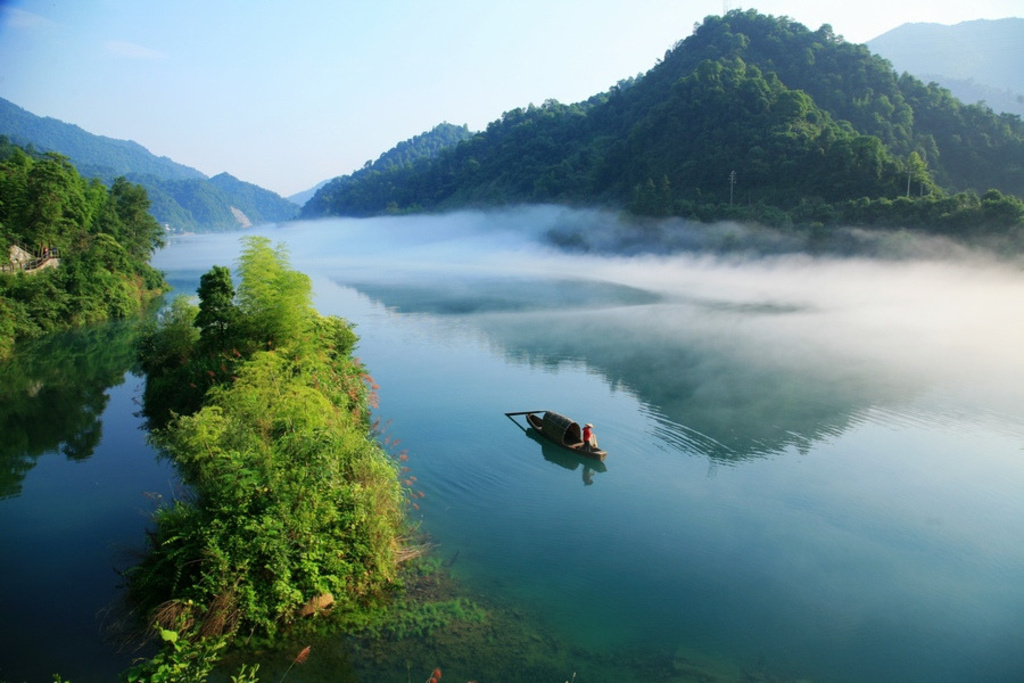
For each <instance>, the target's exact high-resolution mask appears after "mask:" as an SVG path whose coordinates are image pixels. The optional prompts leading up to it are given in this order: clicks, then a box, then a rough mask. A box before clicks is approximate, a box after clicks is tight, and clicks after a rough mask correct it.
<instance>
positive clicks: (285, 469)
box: [129, 238, 406, 639]
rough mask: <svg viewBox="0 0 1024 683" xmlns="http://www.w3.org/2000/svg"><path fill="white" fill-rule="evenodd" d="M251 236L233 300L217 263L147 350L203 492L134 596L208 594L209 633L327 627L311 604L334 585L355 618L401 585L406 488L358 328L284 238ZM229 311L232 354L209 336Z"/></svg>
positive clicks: (162, 420)
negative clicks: (331, 302) (374, 419)
mask: <svg viewBox="0 0 1024 683" xmlns="http://www.w3.org/2000/svg"><path fill="white" fill-rule="evenodd" d="M244 244H245V248H244V249H243V253H242V255H241V257H240V258H239V269H238V273H239V276H238V277H239V284H238V288H237V292H236V295H235V298H234V301H233V302H232V301H230V300H229V298H228V294H229V292H230V280H229V278H228V277H227V273H226V269H223V268H220V267H214V268H213V269H211V271H210V272H209V273H207V274H206V275H205V276H204V277H203V279H202V283H203V284H202V285H201V288H200V289H201V291H200V302H199V306H198V307H197V306H195V305H194V304H192V303H191V302H189V301H188V300H186V299H184V298H179V299H177V300H176V301H175V302H174V304H173V305H172V307H171V309H170V310H169V311H168V312H167V313H166V314H165V315H164V316H163V318H162V319H161V321H160V324H159V326H158V327H157V328H156V329H154V330H153V331H151V332H150V333H149V334H148V335H147V336H146V339H145V343H144V344H143V345H142V353H141V355H142V358H141V360H142V365H143V367H144V368H145V369H146V371H147V373H148V382H147V391H146V397H145V398H146V401H145V403H146V405H145V411H146V413H147V415H149V416H150V420H151V424H152V423H156V424H158V425H160V424H162V425H165V426H163V427H161V428H159V429H157V430H155V431H154V434H153V437H154V439H155V441H156V442H157V443H158V444H159V445H160V446H161V448H162V449H163V450H164V452H165V453H166V454H167V455H168V456H169V457H170V458H171V459H172V460H173V461H174V462H175V464H176V466H177V467H178V469H179V471H180V472H181V476H182V479H183V481H184V482H185V483H186V484H187V486H188V487H189V489H190V491H191V492H192V496H191V497H190V498H189V499H188V500H187V501H186V500H179V501H177V502H175V503H174V504H173V505H171V506H168V507H165V508H163V509H161V510H160V511H159V512H158V513H157V516H156V531H155V532H154V534H153V537H152V547H151V550H150V552H149V554H148V555H147V557H146V559H145V560H144V561H143V563H141V564H140V565H139V566H138V567H136V568H133V569H132V570H131V571H130V573H129V579H130V586H131V591H132V594H133V595H134V596H135V598H136V599H137V600H138V601H139V603H140V605H142V607H143V608H144V609H153V608H155V607H157V606H160V605H169V604H170V605H182V604H189V605H195V606H196V608H195V616H194V618H195V621H196V623H197V624H198V626H197V628H198V630H199V633H201V634H202V635H204V636H209V637H220V636H222V635H229V636H230V635H231V634H233V633H235V632H237V631H242V632H245V633H246V634H250V635H253V636H254V637H256V638H258V639H272V638H274V637H275V635H276V634H278V633H280V632H281V631H282V630H287V631H290V632H294V631H296V630H303V629H312V628H314V626H315V625H316V623H317V622H318V621H319V620H314V619H313V618H311V617H309V616H306V617H303V616H301V614H302V608H303V606H304V605H307V603H309V601H310V600H312V599H314V598H317V597H318V596H320V597H322V596H324V595H327V594H330V595H331V596H332V599H331V603H332V604H331V608H330V611H329V618H330V620H331V621H333V622H335V623H340V624H342V625H347V626H349V627H353V626H355V625H358V624H362V623H364V622H365V620H366V619H367V618H368V617H367V615H368V614H369V613H372V612H373V611H375V610H376V609H378V608H380V607H382V606H383V605H384V604H385V602H386V600H387V599H388V598H389V596H390V595H391V593H392V592H393V590H394V589H395V588H396V587H397V586H398V585H399V584H400V577H399V575H398V571H397V567H398V559H399V558H398V555H399V550H400V542H399V534H400V533H401V532H402V531H403V528H404V517H403V512H402V510H403V506H404V504H405V502H406V501H405V494H404V493H403V490H402V488H401V485H400V483H399V481H398V477H397V471H396V464H395V462H394V461H393V460H392V459H391V457H390V456H389V455H388V454H387V453H386V452H385V451H384V450H383V449H382V448H381V446H380V445H379V444H378V443H377V442H376V440H375V439H374V438H373V436H372V434H371V432H370V429H369V410H370V405H371V402H372V396H371V393H370V381H369V378H368V377H367V376H366V374H365V372H364V371H363V369H362V367H361V366H360V365H359V364H358V363H357V362H356V361H355V360H354V359H353V358H352V357H351V355H350V354H351V351H352V348H353V347H354V344H355V341H356V337H355V334H354V332H353V331H352V330H351V327H350V326H349V325H348V324H347V323H345V321H343V320H341V319H339V318H325V317H321V316H319V315H318V314H316V312H315V310H313V308H312V304H311V294H310V287H309V281H308V279H307V278H306V277H305V276H304V275H301V274H299V273H296V272H294V271H292V270H291V269H290V268H289V266H288V263H287V255H286V253H285V252H284V251H283V249H281V248H278V249H276V250H275V249H272V248H271V247H270V245H269V243H268V242H267V240H265V239H263V238H249V239H246V240H244ZM228 310H233V311H236V313H233V314H231V315H227V316H225V315H224V311H228ZM225 320H228V322H227V323H226V324H225V325H224V327H225V329H227V330H228V331H229V332H230V336H231V339H232V342H233V343H237V348H233V349H232V351H231V352H230V353H225V352H224V350H223V348H221V347H219V346H218V345H217V344H208V343H205V341H204V335H208V334H210V333H211V332H210V331H211V330H216V329H217V327H218V326H219V325H220V324H221V323H222V322H223V321H225ZM200 321H202V323H203V324H199V323H200ZM239 349H241V350H239ZM218 366H219V367H218ZM201 376H206V377H208V378H209V381H206V382H204V383H203V384H202V385H199V384H196V383H195V382H193V381H191V380H190V379H189V378H192V379H199V378H200V377H201ZM150 385H152V390H151V387H150ZM183 386H184V387H188V389H182V388H181V387H183ZM164 391H166V392H168V394H170V395H171V397H170V398H168V397H167V396H164V395H162V392H164ZM160 411H162V412H163V415H162V416H161V415H159V414H158V413H159V412H160ZM311 611H312V612H314V613H316V612H317V610H311ZM321 616H324V615H323V614H321ZM164 628H169V626H168V625H167V624H164Z"/></svg>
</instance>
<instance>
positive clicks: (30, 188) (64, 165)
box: [0, 139, 166, 358]
mask: <svg viewBox="0 0 1024 683" xmlns="http://www.w3.org/2000/svg"><path fill="white" fill-rule="evenodd" d="M163 243H164V231H163V229H162V228H161V227H160V225H159V224H158V223H157V222H156V221H155V220H154V219H153V217H152V216H151V215H150V214H149V199H148V197H147V195H146V191H145V190H144V189H143V188H142V187H141V186H139V185H135V184H133V183H130V182H128V181H126V180H125V179H124V178H118V179H116V180H115V181H114V182H113V184H112V185H111V186H110V187H107V186H106V185H104V184H103V183H101V182H100V181H99V180H96V179H92V180H87V179H85V178H83V177H82V176H80V175H79V173H78V171H77V170H76V169H75V167H74V166H72V165H71V163H70V162H69V161H68V159H67V158H66V157H62V156H60V155H56V154H46V155H42V156H40V157H35V156H33V155H31V154H29V153H27V152H26V151H25V150H22V149H21V148H18V147H16V146H13V145H11V144H10V143H9V142H7V141H6V139H0V249H2V250H3V251H2V253H0V266H2V268H0V358H5V357H7V356H9V355H10V353H11V351H12V349H13V347H14V343H15V341H16V340H18V339H23V338H30V337H37V336H40V335H43V334H47V333H50V332H56V331H59V330H64V329H69V328H72V327H76V326H79V325H82V324H86V323H90V322H96V321H99V320H106V319H109V318H124V317H127V316H129V315H133V314H135V313H138V312H139V311H140V310H141V309H142V307H143V305H144V303H145V302H146V301H147V300H149V299H150V298H152V297H153V296H154V295H155V294H157V293H159V292H161V291H163V289H164V288H165V287H166V284H165V283H164V280H163V276H162V275H161V274H160V273H159V272H158V271H156V270H155V269H154V268H153V267H152V266H150V264H149V260H150V257H151V256H152V255H153V252H154V250H155V249H157V248H158V247H160V246H162V245H163Z"/></svg>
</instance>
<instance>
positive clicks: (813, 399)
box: [0, 207, 1024, 683]
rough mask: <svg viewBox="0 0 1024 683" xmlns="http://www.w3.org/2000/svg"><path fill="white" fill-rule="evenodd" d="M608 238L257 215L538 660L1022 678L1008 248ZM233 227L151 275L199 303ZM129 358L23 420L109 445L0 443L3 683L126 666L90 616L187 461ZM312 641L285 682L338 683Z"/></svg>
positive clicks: (541, 211) (99, 674)
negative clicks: (147, 420) (155, 419)
mask: <svg viewBox="0 0 1024 683" xmlns="http://www.w3.org/2000/svg"><path fill="white" fill-rule="evenodd" d="M621 228H622V226H620V225H619V224H618V223H617V222H616V221H615V219H614V218H612V217H610V216H607V215H604V214H601V213H599V212H585V211H571V210H567V209H553V208H549V207H530V208H524V209H521V210H516V211H508V212H500V213H472V212H467V213H459V214H450V215H442V216H420V217H392V218H379V219H366V220H328V221H320V222H311V223H293V224H288V225H282V226H267V227H264V228H261V229H259V232H260V233H261V234H265V235H267V236H269V237H270V238H271V239H272V240H273V241H274V242H275V243H277V242H282V243H286V244H287V246H288V249H289V251H290V254H291V261H292V266H293V267H294V268H295V269H297V270H300V271H302V272H304V273H307V274H308V275H309V276H310V277H311V279H312V282H313V289H314V292H315V303H316V306H317V308H318V309H319V310H320V312H321V313H324V314H333V315H340V316H342V317H345V318H347V319H349V320H351V321H353V322H354V323H356V325H357V327H356V331H357V333H358V334H359V335H360V343H359V346H358V348H357V355H358V356H360V358H361V359H362V360H363V361H364V362H365V364H366V365H367V367H368V368H369V370H370V372H371V374H372V375H373V377H374V378H375V380H376V382H377V383H378V385H379V386H380V407H379V409H378V413H379V416H380V417H381V419H382V421H384V422H385V423H386V425H387V433H388V434H389V435H390V436H391V437H393V438H397V439H400V440H401V447H402V448H404V449H406V451H407V452H408V455H409V461H408V463H407V465H408V466H409V468H410V473H411V474H413V475H414V476H415V477H416V487H417V488H418V490H420V491H422V493H423V497H422V498H421V499H418V503H417V504H418V509H417V510H415V511H414V512H413V514H414V515H415V517H416V519H417V521H418V522H419V523H420V525H421V528H422V530H423V531H424V532H426V533H428V534H429V535H430V537H431V538H432V539H433V542H434V545H435V549H434V552H435V553H437V554H438V555H439V556H440V557H441V558H442V559H444V561H445V562H446V564H450V566H451V571H452V573H453V574H454V575H455V576H456V577H457V578H458V579H459V580H460V581H462V582H464V584H465V585H466V586H467V587H470V588H472V589H473V590H474V591H479V592H481V593H482V594H490V595H495V596H500V598H501V600H503V601H507V602H512V603H514V604H516V605H519V606H521V608H522V610H523V611H524V612H525V613H529V614H531V615H534V616H535V617H536V618H538V619H540V620H541V622H542V624H543V629H544V633H545V638H550V639H551V641H550V642H554V643H557V644H558V646H557V647H558V648H561V649H560V650H559V651H560V652H562V653H563V655H561V657H562V659H561V660H559V661H560V664H559V668H557V669H552V670H551V671H550V677H549V678H546V680H551V681H559V682H560V681H564V680H567V679H569V678H570V676H571V675H572V673H573V672H577V674H578V678H577V680H580V681H600V680H630V677H629V667H626V670H625V671H622V670H614V671H613V670H611V669H609V668H608V667H607V666H606V663H607V662H608V661H609V658H612V659H614V658H615V657H616V656H618V655H620V654H621V658H622V660H623V661H627V660H629V658H630V657H631V656H635V654H636V653H638V652H642V653H645V656H647V655H649V657H650V658H651V660H650V661H657V662H658V665H657V666H660V667H661V668H654V669H647V670H646V673H645V674H644V675H643V676H640V675H639V674H638V675H637V677H636V679H637V680H680V681H682V680H691V679H688V678H686V676H687V672H688V671H693V670H703V671H705V672H707V671H714V672H717V673H716V675H720V676H721V677H722V678H721V680H732V679H730V678H729V677H730V676H732V677H734V679H735V680H739V679H740V678H739V677H740V675H741V674H740V673H739V672H741V671H742V672H746V674H747V675H754V674H758V675H764V676H765V677H766V678H765V680H768V678H767V677H772V676H774V677H776V678H777V679H778V680H797V679H805V680H810V681H834V682H838V683H848V682H849V683H852V682H855V681H903V682H908V681H909V682H915V681H922V682H924V681H928V682H929V683H934V682H940V681H950V682H952V681H963V680H979V681H980V680H984V681H991V682H995V683H998V682H1001V681H1007V682H1009V681H1019V680H1022V679H1024V650H1022V649H1021V648H1020V647H1019V634H1020V633H1021V632H1022V630H1024V543H1022V542H1021V539H1022V538H1024V495H1021V494H1022V492H1024V411H1022V410H1021V408H1022V406H1024V354H1022V353H1021V349H1024V273H1022V272H1021V269H1020V267H1019V265H1018V266H1010V265H1006V264H1000V263H996V262H994V261H992V260H988V259H985V258H983V257H980V256H977V255H970V254H959V255H958V256H957V257H956V258H954V257H953V256H951V255H950V252H949V251H948V250H947V251H944V252H943V253H942V254H941V255H939V254H938V252H934V251H929V249H928V248H926V247H924V246H922V247H921V248H920V249H919V253H920V254H921V255H920V256H918V257H910V258H905V259H901V260H877V259H867V258H828V257H811V256H806V255H798V254H790V253H784V252H779V253H774V254H770V255H764V254H763V251H764V250H763V249H762V255H761V256H759V257H753V256H750V255H748V254H744V253H742V252H739V253H738V252H735V251H733V252H730V253H729V254H725V255H723V254H722V253H716V252H707V251H705V252H700V253H693V252H689V251H681V250H675V251H672V252H671V253H661V254H652V253H647V252H646V251H645V250H644V249H641V248H633V249H632V253H631V254H630V255H628V256H625V255H622V254H621V250H620V252H619V253H618V254H611V253H609V252H606V251H603V250H602V248H601V247H602V246H603V245H602V243H600V241H599V240H598V239H597V238H596V237H593V236H594V235H602V236H604V237H607V238H608V240H611V239H612V238H611V237H610V236H611V235H613V234H614V233H615V231H616V230H620V229H621ZM662 229H663V230H674V231H676V232H675V233H673V234H674V235H675V237H676V238H677V239H676V242H677V243H681V242H685V239H684V237H685V230H686V228H685V226H682V227H680V226H667V227H664V226H663V228H662ZM588 231H590V232H588ZM553 234H554V235H556V236H557V241H558V242H559V243H561V244H563V245H564V244H572V245H575V246H576V247H577V248H576V249H574V250H572V251H563V250H560V249H556V248H554V247H552V246H550V240H549V238H550V237H551V236H552V235H553ZM580 235H584V239H582V242H581V238H580ZM705 237H706V235H705ZM239 239H240V234H217V235H199V236H193V237H185V238H176V239H174V240H173V242H172V244H171V245H170V246H168V247H167V248H166V249H164V250H163V251H161V252H160V253H159V254H158V255H157V257H156V259H155V265H156V266H157V267H158V268H160V269H162V270H164V271H165V272H166V273H167V274H168V279H169V281H171V283H172V284H173V285H175V287H176V288H177V289H178V290H179V291H181V292H193V291H194V290H195V287H196V286H197V285H198V280H199V276H200V275H201V274H202V273H203V272H205V271H206V270H208V269H209V267H210V266H212V265H227V266H232V267H233V266H234V263H235V259H236V258H237V255H238V252H239V250H240V243H239ZM664 241H665V240H662V242H664ZM581 246H587V247H589V250H587V249H582V248H579V247H581ZM98 343H99V344H100V345H102V346H108V347H109V346H110V343H109V342H106V341H103V339H101V340H100V342H98ZM115 366H116V364H115ZM128 370H129V367H128V365H125V364H122V365H121V366H120V368H119V369H117V370H115V371H113V379H110V378H109V377H108V378H107V379H106V380H105V381H107V382H108V383H107V384H106V385H105V386H102V387H101V388H100V389H99V392H100V396H99V397H97V393H96V392H97V390H96V388H95V386H100V385H102V384H103V382H99V383H98V384H96V385H95V386H93V388H92V389H91V390H90V391H91V393H90V392H86V391H78V392H76V393H75V398H74V400H67V401H65V402H62V403H59V404H58V405H56V406H53V407H50V408H48V412H44V413H43V414H42V415H40V416H39V417H38V418H36V419H37V421H40V422H44V423H45V421H46V420H47V419H53V416H54V415H55V414H56V413H57V412H60V411H64V410H67V411H69V412H71V413H73V414H74V415H78V416H79V418H81V416H82V415H83V414H84V415H87V416H88V417H89V419H88V420H80V421H82V422H87V423H89V424H90V425H92V426H93V431H94V432H95V431H96V429H97V426H99V427H101V428H100V429H99V431H100V432H101V434H98V435H97V434H93V435H92V437H91V439H92V440H91V441H90V442H89V452H90V453H91V454H90V455H86V456H85V457H79V458H78V459H75V458H73V457H71V455H68V453H67V451H68V446H67V444H68V443H69V442H70V443H74V442H75V439H78V440H79V441H80V440H81V433H82V432H88V431H89V430H88V429H87V428H85V427H81V426H80V425H77V424H76V425H75V426H73V427H69V428H68V429H67V430H65V431H66V432H67V433H66V434H64V435H62V433H61V432H59V431H58V432H53V437H52V438H51V439H50V441H45V440H44V441H42V442H40V443H38V444H35V443H32V444H31V447H27V448H26V449H23V451H21V452H20V453H19V454H12V455H10V456H7V457H8V459H9V460H10V462H11V463H12V465H11V466H10V467H7V468H5V470H10V471H11V472H15V473H16V474H9V475H8V479H11V480H12V481H14V484H11V485H8V483H7V482H6V480H5V482H4V483H5V489H4V493H3V495H4V497H3V498H2V499H0V529H2V531H0V551H2V556H3V557H4V558H5V561H4V562H3V563H2V564H3V566H4V569H3V571H4V574H3V576H2V577H0V580H2V586H3V597H2V600H3V602H2V603H0V607H2V610H0V612H2V615H3V616H2V617H0V619H2V620H3V624H2V629H3V630H2V644H0V654H2V656H0V680H3V679H4V678H5V677H6V678H7V679H8V680H10V681H14V680H22V678H24V679H25V680H49V674H51V673H57V672H60V673H62V674H63V675H64V676H65V677H67V678H71V679H72V680H73V681H75V682H76V683H82V682H85V681H90V680H110V675H109V672H110V671H111V670H114V671H116V670H118V667H121V666H123V665H124V663H125V661H126V658H127V659H130V654H128V653H120V654H117V653H115V652H114V651H113V650H112V648H111V646H110V645H109V644H108V643H107V641H106V639H105V637H104V635H103V631H102V626H103V622H104V616H103V615H104V614H106V612H105V611H104V608H105V607H106V606H109V604H110V603H111V601H113V600H115V599H116V597H117V594H118V591H117V576H116V574H115V572H114V571H113V568H114V567H117V566H123V563H124V562H126V561H128V560H129V556H130V552H129V551H130V550H131V549H132V548H135V549H137V548H138V547H140V546H141V545H142V539H141V536H142V533H143V529H144V527H145V521H146V520H145V513H146V511H148V510H149V509H151V508H152V505H153V504H154V502H153V501H154V499H155V498H158V497H166V496H169V495H172V494H173V491H174V482H173V474H172V472H171V470H170V468H169V467H167V465H166V463H162V462H160V461H158V460H156V459H155V454H154V453H153V452H152V451H151V450H150V449H149V447H148V446H147V445H146V444H145V441H144V433H143V432H142V431H141V429H140V427H141V424H140V422H139V420H138V418H137V417H135V412H137V410H138V405H137V404H136V403H135V402H136V401H137V400H138V397H139V386H140V382H141V381H142V380H141V379H140V378H138V377H136V376H134V375H132V374H131V373H130V372H128ZM69 371H71V372H73V371H74V370H69ZM29 374H31V373H29ZM109 374H110V373H108V375H109ZM48 381H49V382H54V383H59V382H58V380H56V379H54V378H53V377H52V376H50V377H49V380H47V379H46V378H44V377H30V378H29V379H26V380H21V383H20V384H17V383H15V386H17V387H18V389H17V391H20V392H22V394H25V395H28V396H30V397H35V396H38V394H39V391H40V387H45V386H47V382H48ZM22 394H18V395H19V396H21V395H22ZM11 395H12V396H13V395H14V394H11ZM36 403H39V402H38V401H37V402H36ZM545 409H550V410H556V411H558V412H563V413H565V414H567V415H569V416H571V417H573V418H574V419H577V420H579V421H580V422H592V423H594V425H595V428H596V433H597V436H598V438H599V440H600V443H601V447H602V448H604V449H605V450H606V451H607V452H608V457H607V460H606V462H605V463H604V465H605V466H604V467H598V468H595V467H592V466H588V463H587V462H585V461H582V460H577V459H574V458H572V457H565V456H564V454H562V453H561V452H560V451H557V450H554V449H551V448H550V447H545V446H543V445H542V444H540V443H538V442H536V441H534V440H532V439H530V438H528V436H527V435H526V434H524V432H523V431H522V430H521V429H519V428H517V426H516V425H515V424H513V423H512V422H511V421H510V420H509V419H508V418H506V416H505V415H504V413H505V412H509V411H522V410H545ZM17 418H18V416H17V415H15V416H13V417H9V418H8V421H7V423H6V424H7V425H8V427H7V428H8V429H9V430H11V429H15V427H13V426H12V425H17V424H21V421H19V420H18V419H17ZM76 430H77V431H76ZM14 441H16V442H17V441H23V442H25V443H30V442H31V441H32V440H31V439H30V438H28V437H25V438H22V439H14ZM144 494H149V495H144ZM11 558H14V561H12V560H11ZM517 646H518V645H517ZM108 651H109V652H110V654H109V656H108V655H106V654H103V655H102V656H97V655H96V653H97V652H103V653H106V652H108ZM87 652H92V653H93V655H92V656H91V657H90V656H88V655H86V654H85V653H87ZM314 653H315V650H314ZM586 653H594V654H593V656H592V657H590V656H587V654H586ZM598 653H600V654H598ZM530 656H532V655H531V654H530V653H529V652H524V653H523V657H524V658H529V657H530ZM469 659H470V660H471V659H472V657H470V658H469ZM312 660H313V657H311V658H310V665H311V666H309V667H308V668H305V667H295V669H294V671H291V672H289V680H334V678H325V677H324V674H323V673H322V672H323V669H318V668H317V667H316V666H314V665H313V661H312ZM97 662H99V663H97ZM442 664H443V663H442V662H423V663H422V668H423V671H424V675H423V678H425V677H426V675H428V674H429V671H430V669H431V668H432V667H433V666H434V665H442ZM268 666H269V665H268ZM405 666H406V664H405V662H404V661H403V662H401V663H400V666H399V665H396V667H395V669H396V670H397V669H401V671H402V672H403V674H404V672H405V671H406V668H405ZM460 667H461V668H460ZM267 670H268V671H271V670H272V669H269V668H268V669H267ZM416 671H417V669H414V670H413V676H412V677H413V678H415V676H416V675H418V674H416ZM488 671H489V670H488V668H487V663H486V662H483V661H481V662H479V668H478V670H472V668H470V667H466V665H465V663H459V664H458V665H457V666H456V668H454V669H453V668H451V667H449V668H448V669H447V670H446V672H445V679H446V680H449V679H450V680H469V679H471V678H478V679H479V680H485V679H486V680H497V679H500V678H501V677H500V676H497V677H496V676H490V677H487V676H485V673H487V672H488ZM652 671H654V672H655V673H651V672H652ZM318 672H319V673H318ZM512 679H513V677H511V676H509V677H508V678H507V679H506V680H512ZM267 680H270V679H267ZM401 680H405V676H404V675H403V676H402V678H401ZM693 680H696V679H693Z"/></svg>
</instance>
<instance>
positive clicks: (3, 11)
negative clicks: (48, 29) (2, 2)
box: [0, 7, 53, 29]
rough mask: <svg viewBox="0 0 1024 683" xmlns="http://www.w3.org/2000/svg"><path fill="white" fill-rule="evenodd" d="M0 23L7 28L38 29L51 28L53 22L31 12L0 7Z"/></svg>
mask: <svg viewBox="0 0 1024 683" xmlns="http://www.w3.org/2000/svg"><path fill="white" fill-rule="evenodd" d="M0 23H2V24H3V26H5V27H7V28H27V29H32V28H40V27H43V26H52V25H53V22H52V21H50V20H49V19H47V18H46V17H43V16H40V15H38V14H35V13H33V12H26V11H25V10H23V9H18V8H17V7H0Z"/></svg>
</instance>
